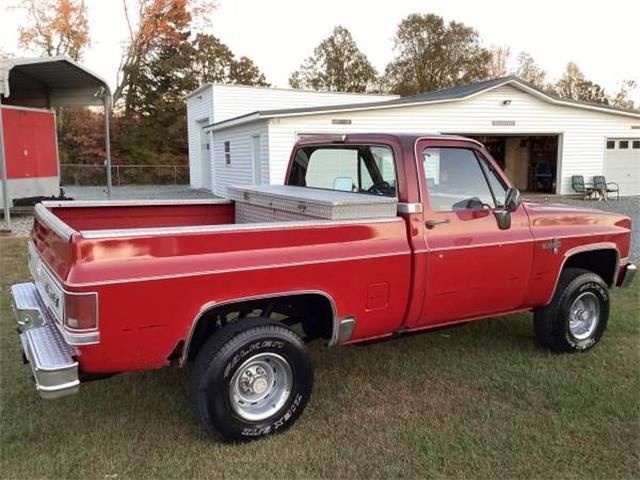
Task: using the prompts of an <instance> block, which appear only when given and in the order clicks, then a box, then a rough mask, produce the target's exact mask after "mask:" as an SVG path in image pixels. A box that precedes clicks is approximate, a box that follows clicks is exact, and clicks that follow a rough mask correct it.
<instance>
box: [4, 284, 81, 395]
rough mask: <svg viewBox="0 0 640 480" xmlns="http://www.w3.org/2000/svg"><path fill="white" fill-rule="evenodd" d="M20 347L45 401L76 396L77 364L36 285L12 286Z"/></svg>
mask: <svg viewBox="0 0 640 480" xmlns="http://www.w3.org/2000/svg"><path fill="white" fill-rule="evenodd" d="M11 296H12V298H13V308H14V310H15V313H16V317H17V321H18V329H19V331H20V332H21V333H20V343H21V344H22V351H23V353H24V356H25V358H26V359H27V361H28V362H29V364H30V365H31V371H32V372H33V378H34V380H35V384H36V390H37V391H38V393H39V394H40V396H41V397H42V398H47V399H50V398H57V397H62V396H65V395H70V394H73V393H77V392H78V389H79V388H80V379H79V375H78V362H76V361H75V359H74V358H73V357H74V355H75V350H74V348H73V347H72V346H71V345H69V344H68V343H67V342H66V341H65V339H64V337H63V336H62V333H61V332H60V330H59V329H58V326H57V325H56V323H55V321H54V320H53V319H52V318H51V316H50V315H49V314H48V312H47V311H46V309H45V308H44V306H43V305H42V304H41V302H40V299H39V297H38V294H37V290H36V287H35V285H34V284H33V283H19V284H16V285H12V286H11Z"/></svg>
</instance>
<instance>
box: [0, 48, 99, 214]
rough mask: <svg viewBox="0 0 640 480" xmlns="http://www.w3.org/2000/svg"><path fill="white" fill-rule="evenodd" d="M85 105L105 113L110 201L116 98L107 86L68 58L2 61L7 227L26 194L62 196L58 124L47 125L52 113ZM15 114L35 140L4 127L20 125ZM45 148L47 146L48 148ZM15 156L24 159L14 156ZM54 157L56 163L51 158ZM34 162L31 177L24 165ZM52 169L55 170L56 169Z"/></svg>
mask: <svg viewBox="0 0 640 480" xmlns="http://www.w3.org/2000/svg"><path fill="white" fill-rule="evenodd" d="M85 105H86V106H102V107H103V108H104V109H105V149H106V159H105V163H106V165H107V184H108V185H107V187H108V191H109V195H111V168H110V167H111V155H110V143H109V114H110V110H111V93H110V91H109V86H108V84H107V82H106V81H105V80H103V79H102V78H101V77H99V76H98V75H96V74H95V73H93V72H91V71H89V70H88V69H87V68H85V67H83V66H82V65H80V64H79V63H77V62H75V61H74V60H72V59H70V58H68V57H43V58H12V59H5V60H0V110H1V111H2V113H3V115H0V170H1V174H2V204H3V207H4V212H5V218H6V219H7V223H9V221H10V215H9V213H10V212H9V209H10V207H11V206H12V204H13V200H14V199H15V198H20V197H21V196H24V195H23V194H24V193H25V192H26V193H27V195H28V196H48V195H52V194H56V193H57V191H58V188H59V184H60V181H59V169H58V168H59V167H58V165H57V163H58V159H57V144H56V143H55V122H53V123H51V121H46V118H47V117H48V118H52V117H53V115H52V114H51V110H52V109H54V108H56V107H64V106H85ZM15 112H23V113H24V115H21V116H20V117H21V118H22V121H24V122H28V124H29V125H30V126H32V128H33V130H32V131H33V133H32V134H30V135H24V134H22V135H21V134H20V132H21V129H20V128H18V127H19V126H18V125H15V124H12V125H3V122H2V119H6V120H7V121H8V122H17V121H18V118H19V117H18V116H17V115H16V113H15ZM52 129H53V135H54V144H53V147H54V148H53V149H51V148H50V145H48V144H49V143H51V134H52V133H51V130H52ZM22 133H24V132H22ZM9 136H11V137H9ZM25 142H26V143H25ZM43 144H47V145H46V148H45V146H43ZM9 147H10V148H9ZM16 152H22V153H21V154H20V155H13V154H14V153H16ZM54 154H55V158H52V157H53V156H54ZM27 157H28V158H27ZM31 161H32V162H33V163H34V165H36V167H37V168H35V169H32V171H31V172H30V171H29V168H28V167H27V166H25V165H24V164H25V162H31ZM50 164H55V169H52V168H51V167H52V165H50Z"/></svg>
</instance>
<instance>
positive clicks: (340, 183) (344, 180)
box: [333, 177, 353, 192]
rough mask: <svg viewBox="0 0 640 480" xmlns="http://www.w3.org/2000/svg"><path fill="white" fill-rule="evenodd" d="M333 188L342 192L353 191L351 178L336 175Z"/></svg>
mask: <svg viewBox="0 0 640 480" xmlns="http://www.w3.org/2000/svg"><path fill="white" fill-rule="evenodd" d="M333 189H334V190H340V191H342V192H353V179H352V178H351V177H336V178H335V179H334V180H333Z"/></svg>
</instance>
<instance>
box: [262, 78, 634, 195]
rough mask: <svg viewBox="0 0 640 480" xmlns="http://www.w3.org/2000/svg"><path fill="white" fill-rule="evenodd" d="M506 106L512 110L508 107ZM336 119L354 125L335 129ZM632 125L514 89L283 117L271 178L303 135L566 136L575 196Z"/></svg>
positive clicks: (272, 150) (565, 165)
mask: <svg viewBox="0 0 640 480" xmlns="http://www.w3.org/2000/svg"><path fill="white" fill-rule="evenodd" d="M503 100H511V104H510V105H503V104H502V102H503ZM332 119H350V120H351V122H352V123H351V124H350V125H332V122H331V121H332ZM494 120H510V121H514V122H515V125H514V126H493V125H492V122H493V121H494ZM632 125H640V119H635V118H632V117H627V116H623V115H617V114H610V113H601V112H596V111H590V110H585V109H580V108H573V107H564V106H558V105H552V104H550V103H548V102H545V101H543V100H541V99H539V98H536V97H534V96H532V95H530V94H527V93H524V92H522V91H520V90H518V89H516V88H514V87H512V86H508V85H505V86H502V87H499V88H496V89H494V90H491V91H488V92H485V93H481V94H479V95H476V96H475V97H472V98H470V99H468V100H464V101H456V102H446V103H439V104H431V105H424V106H400V107H396V108H388V109H378V110H364V111H359V112H342V113H327V114H317V115H298V116H291V117H280V118H274V119H272V120H271V121H270V122H269V159H270V177H269V178H270V182H271V183H273V184H281V183H283V181H284V176H285V172H286V167H287V163H288V160H289V154H290V151H291V147H292V146H293V144H294V142H295V140H296V135H297V134H298V133H325V132H326V133H329V132H335V133H350V132H353V133H355V132H389V133H407V132H409V133H411V132H414V133H415V132H418V133H434V132H441V133H461V134H464V133H467V134H488V135H491V134H510V135H518V134H525V135H526V134H531V135H533V134H560V135H562V138H561V143H560V148H561V149H562V158H561V161H562V174H561V177H562V178H561V180H560V179H559V181H561V193H571V185H570V180H571V175H584V176H585V177H590V176H592V175H600V174H603V173H604V155H605V139H606V138H607V137H626V138H631V137H633V138H640V130H632V129H631V126H632ZM611 180H612V181H614V180H613V179H611Z"/></svg>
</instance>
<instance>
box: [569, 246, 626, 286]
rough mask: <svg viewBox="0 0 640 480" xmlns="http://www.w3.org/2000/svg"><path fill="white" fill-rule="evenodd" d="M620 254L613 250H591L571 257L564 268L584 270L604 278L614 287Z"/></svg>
mask: <svg viewBox="0 0 640 480" xmlns="http://www.w3.org/2000/svg"><path fill="white" fill-rule="evenodd" d="M617 263H618V254H617V252H616V251H615V250H613V249H609V248H607V249H602V250H589V251H586V252H580V253H576V254H574V255H571V257H569V258H568V259H567V261H566V262H565V263H564V267H563V268H584V269H585V270H589V271H591V272H593V273H595V274H597V275H599V276H600V278H602V280H604V282H605V283H606V284H607V285H609V287H612V286H613V281H614V280H615V275H616V265H617Z"/></svg>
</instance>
